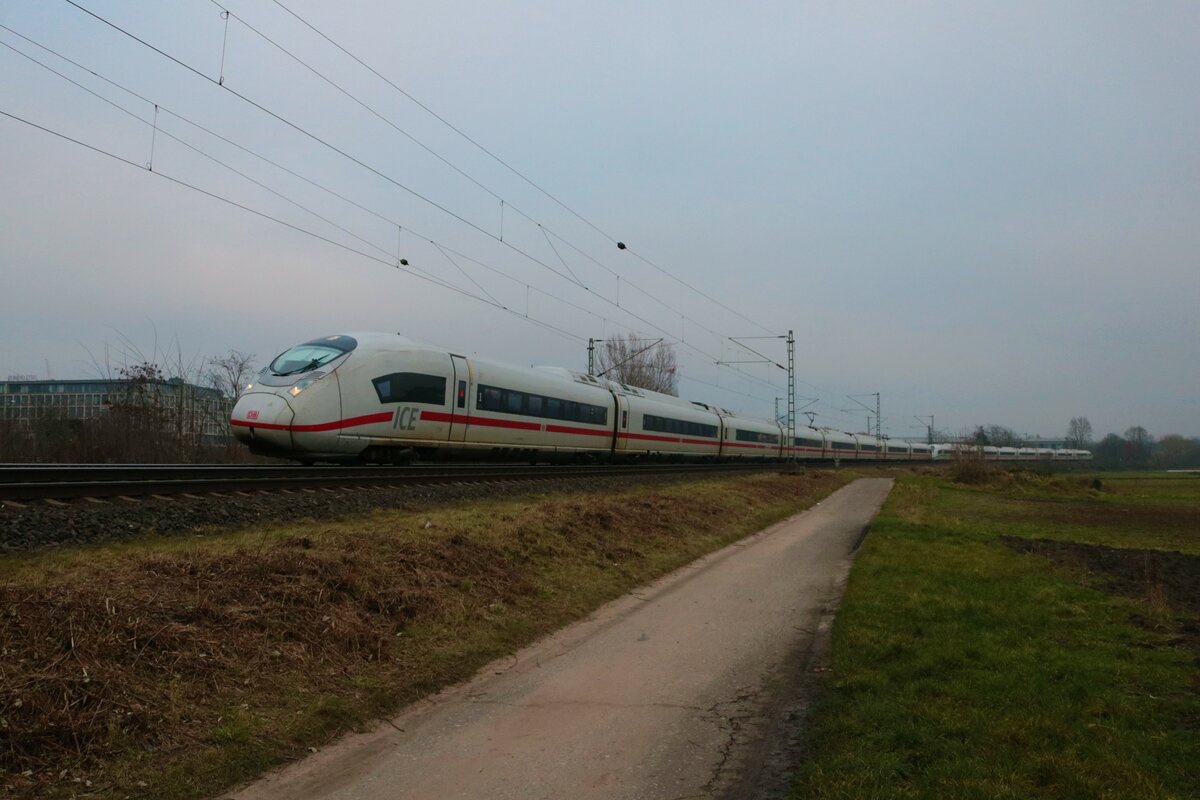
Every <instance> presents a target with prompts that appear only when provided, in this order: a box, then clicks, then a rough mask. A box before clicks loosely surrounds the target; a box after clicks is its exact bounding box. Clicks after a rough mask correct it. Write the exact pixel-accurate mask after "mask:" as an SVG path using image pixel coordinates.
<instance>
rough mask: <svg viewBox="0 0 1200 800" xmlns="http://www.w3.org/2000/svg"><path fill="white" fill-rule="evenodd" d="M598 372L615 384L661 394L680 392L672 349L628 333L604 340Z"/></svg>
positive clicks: (676, 393) (676, 366)
mask: <svg viewBox="0 0 1200 800" xmlns="http://www.w3.org/2000/svg"><path fill="white" fill-rule="evenodd" d="M599 360H600V370H599V373H598V374H600V375H602V376H604V377H606V378H608V379H609V380H614V381H617V382H618V383H626V384H629V385H630V386H637V387H640V388H642V389H650V390H651V391H654V392H663V393H664V394H673V395H678V394H679V365H678V362H677V361H676V360H675V348H674V347H672V346H671V345H669V344H666V343H664V342H662V341H659V342H658V343H657V344H656V343H654V340H653V339H644V338H642V337H639V336H638V335H637V334H634V333H628V334H625V335H623V336H614V337H611V338H609V339H605V340H604V349H603V350H601V351H600V359H599Z"/></svg>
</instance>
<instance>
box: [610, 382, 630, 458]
mask: <svg viewBox="0 0 1200 800" xmlns="http://www.w3.org/2000/svg"><path fill="white" fill-rule="evenodd" d="M613 397H614V398H615V399H616V412H617V420H616V424H615V425H613V438H612V450H613V452H614V453H615V452H617V451H618V450H628V449H629V436H628V434H629V398H627V397H626V396H625V395H624V394H620V393H618V392H613Z"/></svg>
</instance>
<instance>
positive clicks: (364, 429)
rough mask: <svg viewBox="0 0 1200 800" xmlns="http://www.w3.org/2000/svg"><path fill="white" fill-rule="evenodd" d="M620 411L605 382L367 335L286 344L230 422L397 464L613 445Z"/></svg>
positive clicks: (258, 445)
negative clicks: (460, 454) (447, 455)
mask: <svg viewBox="0 0 1200 800" xmlns="http://www.w3.org/2000/svg"><path fill="white" fill-rule="evenodd" d="M589 377H590V376H584V378H589ZM615 412H616V399H615V397H614V396H613V393H612V392H611V391H609V390H608V389H607V388H606V387H605V386H602V385H600V382H599V381H598V379H595V378H591V379H590V380H584V379H580V378H579V377H578V376H574V375H572V374H571V373H569V372H567V371H566V370H561V371H560V370H553V369H551V370H537V369H520V368H516V367H508V366H504V365H501V364H496V363H492V362H487V361H481V360H477V359H468V358H467V357H466V356H461V355H457V354H453V353H448V352H446V351H444V350H439V349H437V348H434V347H430V346H428V345H423V344H419V343H416V342H413V341H411V340H409V339H406V338H404V337H401V336H392V335H389V334H379V333H364V334H352V335H351V334H340V335H337V336H328V337H322V338H320V339H314V340H312V341H309V342H305V343H304V344H301V345H297V346H296V347H293V348H291V349H289V350H287V351H285V352H284V353H283V354H281V355H280V356H278V357H277V358H276V359H274V360H273V361H272V362H271V364H270V365H268V366H267V367H266V368H265V369H264V370H263V371H262V372H261V373H260V374H259V376H258V378H257V379H256V381H255V383H254V384H252V385H251V387H250V388H249V389H248V390H247V391H246V393H245V394H243V396H242V397H241V398H240V399H239V400H238V402H237V405H235V406H234V409H233V414H232V418H231V420H230V423H231V425H232V426H233V430H234V434H235V436H237V438H238V439H239V440H241V441H243V442H245V443H246V444H248V445H249V446H250V448H251V450H253V451H255V452H258V453H263V454H267V455H275V456H282V457H287V458H295V459H297V460H301V461H315V460H323V461H339V460H368V461H384V462H388V461H393V462H394V461H402V460H407V459H409V458H411V457H413V456H414V455H420V456H421V457H426V458H427V457H436V456H437V455H439V454H441V453H442V452H444V451H471V452H472V453H473V454H474V455H476V456H485V455H498V456H500V457H524V456H529V457H535V456H537V455H538V454H545V453H566V454H590V453H606V452H611V450H612V446H613V435H614V425H615V418H616V413H615Z"/></svg>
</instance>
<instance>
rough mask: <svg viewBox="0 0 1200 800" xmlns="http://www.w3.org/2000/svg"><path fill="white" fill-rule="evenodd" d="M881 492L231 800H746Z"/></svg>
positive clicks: (745, 546) (732, 551)
mask: <svg viewBox="0 0 1200 800" xmlns="http://www.w3.org/2000/svg"><path fill="white" fill-rule="evenodd" d="M891 483H892V482H891V481H890V480H887V479H862V480H858V481H855V482H854V483H852V484H850V485H849V486H846V487H844V488H842V489H840V490H839V491H837V492H836V493H834V494H833V495H831V496H830V497H829V498H827V499H826V500H825V501H824V502H822V503H821V504H819V505H817V506H815V507H813V508H811V509H809V510H808V511H805V512H804V513H802V514H799V515H797V516H795V517H792V518H791V519H788V520H785V521H784V522H782V523H780V524H778V525H775V526H773V527H772V528H770V529H768V530H766V531H764V532H762V533H759V534H757V535H755V536H752V537H750V538H748V539H744V540H742V541H741V542H738V543H737V544H735V545H732V546H730V547H727V548H725V549H724V550H721V551H719V552H717V553H713V554H712V555H710V556H707V557H705V558H703V559H701V560H699V561H697V562H695V563H693V564H691V565H689V566H687V567H684V568H683V569H680V570H678V571H676V572H675V573H673V574H671V575H668V576H666V577H665V578H662V579H660V580H659V581H656V582H655V583H652V584H650V585H649V586H647V587H644V588H643V589H641V590H639V591H637V592H634V593H633V594H630V595H627V596H626V597H624V598H621V599H620V600H617V601H615V602H613V603H610V604H609V605H607V606H605V607H603V608H602V609H600V610H599V611H597V612H596V613H595V614H593V615H592V616H590V617H589V618H587V619H585V620H583V621H582V622H579V623H577V624H575V625H572V626H570V627H568V628H565V629H563V630H562V631H559V632H558V633H556V634H554V635H552V636H549V637H547V638H545V639H543V640H541V641H539V642H538V643H536V644H534V645H532V646H530V647H528V648H526V649H525V650H523V651H521V652H519V653H517V654H516V656H515V657H512V658H509V659H506V660H504V661H501V662H497V663H495V664H493V665H491V666H489V667H488V668H486V669H484V670H483V671H481V672H480V674H479V675H478V676H477V677H475V678H474V679H472V680H471V681H469V682H467V683H465V684H462V685H459V686H456V687H454V688H452V689H448V690H446V691H445V692H442V693H440V694H438V695H436V696H434V697H432V698H430V699H429V700H427V701H423V702H420V703H417V704H415V705H413V706H411V707H409V708H408V709H407V710H405V711H404V713H402V714H401V715H400V716H398V717H396V718H394V719H393V720H391V721H390V723H388V724H386V725H382V726H380V727H379V728H378V729H376V730H373V731H371V732H369V733H364V734H357V735H353V736H350V737H347V738H346V739H344V740H343V741H341V742H339V743H338V744H336V745H333V746H331V747H328V748H326V749H324V750H322V751H321V752H319V753H316V754H314V755H313V756H311V757H309V758H306V759H304V760H303V761H301V762H298V763H296V764H292V765H290V766H288V767H286V768H284V769H282V770H280V771H278V772H276V773H273V774H271V775H268V776H267V777H266V778H264V779H262V780H260V781H258V782H257V783H254V784H251V785H249V786H247V787H243V788H242V789H241V790H239V791H238V792H236V793H235V794H233V795H230V797H235V798H237V800H284V798H287V800H293V799H298V798H305V799H306V800H307V799H308V798H312V799H313V800H393V799H394V800H401V799H402V798H403V800H448V799H449V798H480V799H481V800H482V799H483V798H487V800H502V799H503V798H520V799H521V800H532V799H533V798H555V799H557V798H571V800H587V799H589V798H605V800H613V799H614V798H630V799H631V800H632V799H633V798H637V799H638V800H653V799H655V798H662V800H668V799H671V800H674V799H676V798H685V797H687V798H691V797H697V798H700V797H751V796H755V795H761V794H762V791H761V782H762V778H763V776H764V775H765V776H767V777H770V774H771V773H772V772H779V771H780V770H782V769H783V767H781V766H780V765H779V764H775V763H772V762H771V760H770V753H771V751H772V750H773V749H776V750H777V749H778V744H779V743H778V741H777V739H778V738H779V736H780V733H779V730H778V723H779V717H780V709H782V708H786V707H795V705H796V697H795V693H796V691H798V687H800V689H799V690H802V687H803V681H802V680H801V679H798V678H797V675H801V676H802V675H803V674H804V673H805V672H806V671H807V667H808V666H809V665H810V663H811V662H810V659H811V657H812V652H813V648H814V646H816V647H818V648H819V647H820V644H821V640H822V639H824V638H826V637H827V632H828V624H829V622H830V620H831V619H832V610H833V608H834V607H835V606H836V604H837V602H838V600H839V599H840V597H841V594H842V589H843V586H844V584H845V579H846V574H847V573H848V571H849V568H850V562H851V559H852V558H853V555H854V550H855V548H856V547H857V545H858V543H859V541H860V539H861V536H862V533H863V531H864V530H865V526H867V525H868V524H869V523H870V521H871V519H872V518H873V517H874V516H875V514H876V512H877V511H878V510H879V507H880V505H882V503H883V500H884V498H885V497H886V496H887V493H888V491H889V489H890V488H891ZM771 793H772V794H773V793H774V792H771Z"/></svg>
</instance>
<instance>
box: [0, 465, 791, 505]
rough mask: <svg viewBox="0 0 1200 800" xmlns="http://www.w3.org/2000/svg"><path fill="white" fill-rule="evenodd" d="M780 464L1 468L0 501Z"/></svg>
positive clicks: (746, 469) (621, 474)
mask: <svg viewBox="0 0 1200 800" xmlns="http://www.w3.org/2000/svg"><path fill="white" fill-rule="evenodd" d="M779 468H780V465H779V464H770V463H758V464H744V463H743V464H737V463H735V464H637V465H625V464H621V465H613V464H603V465H587V466H553V465H545V466H543V465H538V466H529V465H512V464H462V465H442V466H403V467H382V466H376V467H336V466H334V467H301V466H258V465H255V466H224V465H198V466H197V465H186V464H167V465H148V464H113V465H108V464H99V465H97V464H5V465H0V501H8V502H14V501H15V502H28V501H34V500H58V501H62V500H70V499H76V498H85V497H90V498H96V499H103V498H113V497H138V496H147V495H180V494H193V495H202V494H211V493H214V492H215V493H224V492H258V491H278V490H288V489H290V490H296V489H337V488H353V487H366V486H420V485H430V484H439V483H441V484H445V483H487V482H496V481H506V482H508V481H536V480H548V479H553V480H561V479H564V478H605V477H614V476H619V477H630V476H635V477H636V476H638V475H664V474H674V475H706V474H712V473H730V472H751V471H757V470H765V469H779Z"/></svg>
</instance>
